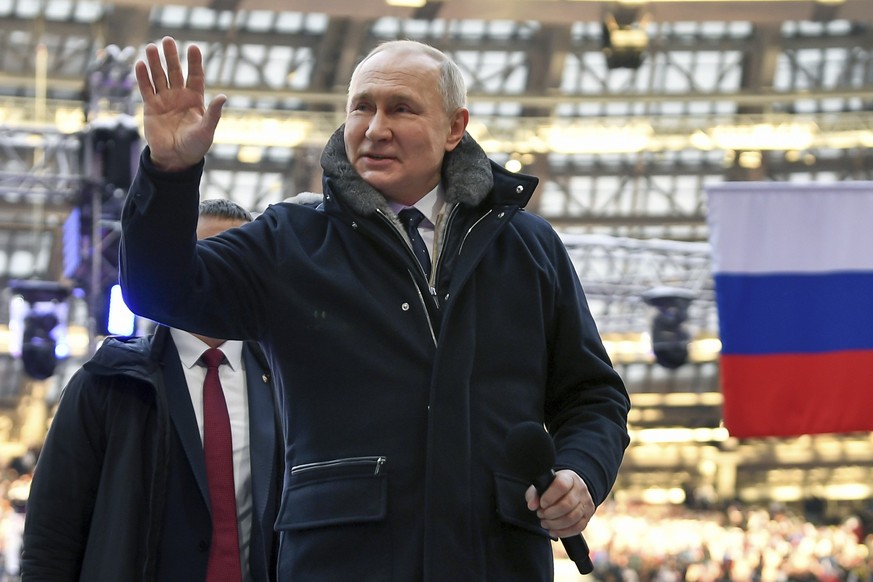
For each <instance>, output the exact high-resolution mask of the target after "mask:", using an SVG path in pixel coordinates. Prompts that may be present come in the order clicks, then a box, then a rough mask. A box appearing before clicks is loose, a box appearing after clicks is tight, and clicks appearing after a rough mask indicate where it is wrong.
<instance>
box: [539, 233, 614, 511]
mask: <svg viewBox="0 0 873 582" xmlns="http://www.w3.org/2000/svg"><path fill="white" fill-rule="evenodd" d="M555 238H556V239H557V243H556V244H555V245H554V246H553V256H554V259H553V265H555V268H556V272H555V277H556V286H555V304H554V305H555V307H554V309H555V312H554V314H553V317H552V321H553V322H554V324H553V330H552V341H551V345H552V348H551V353H550V359H549V379H548V388H547V391H548V395H547V399H546V410H545V413H546V414H545V416H546V424H547V427H548V429H549V432H550V433H551V434H552V436H553V438H554V440H555V447H556V451H557V466H558V467H559V468H569V469H573V470H574V471H576V473H578V474H579V476H580V477H582V479H583V480H584V481H585V483H586V485H587V486H588V488H589V491H590V493H591V496H592V498H593V500H594V502H595V504H600V503H602V502H603V501H604V500H605V499H606V496H607V495H608V494H609V491H610V490H611V489H612V486H613V484H614V483H615V479H616V477H617V475H618V470H619V468H620V466H621V461H622V458H623V457H624V451H625V449H626V448H627V446H628V444H629V442H630V438H629V436H628V430H627V416H628V412H629V410H630V399H629V397H628V394H627V390H626V388H625V386H624V382H623V381H622V379H621V377H620V376H619V375H618V372H616V370H615V369H614V368H613V366H612V362H611V361H610V359H609V355H608V354H607V353H606V350H605V348H604V347H603V342H602V341H601V339H600V333H599V332H598V330H597V326H596V324H595V322H594V318H593V317H592V315H591V312H590V310H589V307H588V302H587V299H586V298H585V293H584V291H583V289H582V285H581V283H580V281H579V279H578V276H577V274H576V269H575V267H574V266H573V263H572V261H571V260H570V257H569V255H568V254H567V251H566V248H565V247H564V245H563V242H561V241H560V239H559V238H558V237H557V235H555Z"/></svg>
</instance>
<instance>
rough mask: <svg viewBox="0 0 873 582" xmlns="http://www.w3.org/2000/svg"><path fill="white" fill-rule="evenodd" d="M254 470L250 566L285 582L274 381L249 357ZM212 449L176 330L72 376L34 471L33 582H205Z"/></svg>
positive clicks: (258, 359)
mask: <svg viewBox="0 0 873 582" xmlns="http://www.w3.org/2000/svg"><path fill="white" fill-rule="evenodd" d="M243 357H244V359H245V367H246V374H247V378H246V381H247V389H248V400H249V416H250V422H249V425H250V438H251V469H252V535H251V541H250V551H249V556H250V558H249V565H248V566H249V569H250V572H251V575H252V580H254V581H255V582H261V581H268V580H274V579H275V572H274V571H275V556H276V543H275V535H274V533H273V522H274V521H275V516H276V511H277V497H278V491H279V487H280V482H281V481H280V480H281V474H282V470H281V464H280V458H281V446H280V441H279V438H280V437H279V431H278V428H277V415H276V408H275V405H274V397H273V390H272V386H271V382H272V379H271V376H270V372H269V370H268V368H267V365H266V361H265V359H264V357H263V355H262V354H261V352H260V350H259V349H258V348H257V346H256V345H255V344H246V346H245V348H244V349H243ZM208 499H209V496H208V489H207V486H206V469H205V462H204V458H203V446H202V443H201V440H200V436H199V433H198V428H197V423H196V420H195V417H194V410H193V407H192V406H191V400H190V397H189V395H188V390H187V388H186V384H185V378H184V374H183V371H182V366H181V363H180V361H179V357H178V353H177V352H176V348H175V345H174V344H173V342H172V339H171V336H170V334H169V330H168V329H166V328H163V327H159V328H158V329H157V330H156V332H155V334H154V336H152V337H149V338H127V339H120V338H109V339H107V340H106V342H105V343H104V344H103V345H102V346H101V347H100V349H99V350H98V351H97V353H96V354H95V355H94V357H93V358H91V360H89V361H88V362H87V363H86V364H85V365H84V366H83V367H82V369H80V370H79V371H77V372H76V374H75V375H74V376H73V378H72V379H71V380H70V382H69V384H68V385H67V387H66V388H65V390H64V394H63V396H62V398H61V401H60V403H59V406H58V411H57V413H56V415H55V419H54V421H53V422H52V426H51V429H50V430H49V434H48V436H47V438H46V443H45V446H44V448H43V452H42V454H41V456H40V460H39V462H38V464H37V469H36V471H35V474H34V479H33V484H32V487H31V495H30V499H29V504H28V512H27V523H26V526H25V539H24V558H23V562H22V574H23V578H24V579H25V580H39V581H46V580H95V581H103V580H105V581H107V582H109V581H117V580H160V581H168V582H170V581H176V580H185V581H189V580H190V581H197V580H204V579H205V575H206V564H207V561H208V555H209V542H210V538H211V520H210V516H209V501H208Z"/></svg>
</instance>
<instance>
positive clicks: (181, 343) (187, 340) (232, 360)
mask: <svg viewBox="0 0 873 582" xmlns="http://www.w3.org/2000/svg"><path fill="white" fill-rule="evenodd" d="M170 334H171V335H172V336H173V343H175V344H176V351H178V352H179V360H181V362H182V365H183V366H185V368H189V369H190V368H192V367H194V366H195V365H197V360H199V359H200V356H202V355H203V352H205V351H206V350H208V349H209V346H208V345H206V344H205V343H203V341H201V340H200V339H199V338H196V337H194V336H193V335H192V334H190V333H188V332H187V331H182V330H181V329H175V328H172V327H171V328H170ZM242 346H243V342H241V341H239V340H227V341H226V342H224V343H223V344H221V345H220V346H218V349H220V350H221V351H222V352H224V357H225V358H226V359H227V363H228V364H229V365H230V367H231V368H232V369H234V370H242Z"/></svg>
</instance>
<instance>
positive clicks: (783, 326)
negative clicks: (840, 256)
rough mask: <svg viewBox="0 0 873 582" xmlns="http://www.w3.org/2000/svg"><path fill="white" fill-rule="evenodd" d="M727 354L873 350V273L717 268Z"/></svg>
mask: <svg viewBox="0 0 873 582" xmlns="http://www.w3.org/2000/svg"><path fill="white" fill-rule="evenodd" d="M715 291H716V298H717V304H718V315H719V327H720V334H721V340H722V353H724V354H749V355H753V354H759V355H763V354H780V353H823V352H833V351H841V350H867V349H871V350H873V272H867V271H857V272H833V273H803V274H766V275H761V274H755V275H751V274H736V273H730V274H726V273H721V274H719V273H716V274H715Z"/></svg>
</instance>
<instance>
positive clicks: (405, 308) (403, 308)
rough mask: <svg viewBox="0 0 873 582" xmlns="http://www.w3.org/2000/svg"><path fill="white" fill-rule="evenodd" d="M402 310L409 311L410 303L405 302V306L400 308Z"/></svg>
mask: <svg viewBox="0 0 873 582" xmlns="http://www.w3.org/2000/svg"><path fill="white" fill-rule="evenodd" d="M400 309H402V310H403V311H409V303H406V302H405V301H404V302H403V304H402V305H401V306H400Z"/></svg>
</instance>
